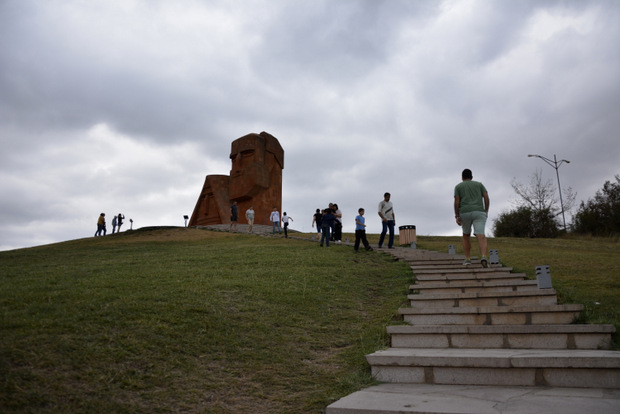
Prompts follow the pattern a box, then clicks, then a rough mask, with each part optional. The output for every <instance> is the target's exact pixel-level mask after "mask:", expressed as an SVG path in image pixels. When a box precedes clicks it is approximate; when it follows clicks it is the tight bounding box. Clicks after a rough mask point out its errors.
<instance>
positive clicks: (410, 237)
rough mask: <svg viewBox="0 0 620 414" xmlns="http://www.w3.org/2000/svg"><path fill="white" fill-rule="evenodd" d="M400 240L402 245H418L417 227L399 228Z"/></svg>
mask: <svg viewBox="0 0 620 414" xmlns="http://www.w3.org/2000/svg"><path fill="white" fill-rule="evenodd" d="M398 240H399V243H400V244H411V243H412V242H413V243H417V242H418V239H417V238H416V235H415V226H399V227H398Z"/></svg>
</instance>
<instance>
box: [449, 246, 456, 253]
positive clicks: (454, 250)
mask: <svg viewBox="0 0 620 414" xmlns="http://www.w3.org/2000/svg"><path fill="white" fill-rule="evenodd" d="M448 254H456V249H455V248H454V245H453V244H451V245H449V246H448Z"/></svg>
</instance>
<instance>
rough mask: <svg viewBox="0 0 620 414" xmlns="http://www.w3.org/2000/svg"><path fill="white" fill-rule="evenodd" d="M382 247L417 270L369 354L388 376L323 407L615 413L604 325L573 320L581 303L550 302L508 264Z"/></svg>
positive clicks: (550, 294) (617, 392)
mask: <svg viewBox="0 0 620 414" xmlns="http://www.w3.org/2000/svg"><path fill="white" fill-rule="evenodd" d="M386 251H387V250H386ZM387 252H389V253H391V254H393V255H394V256H395V257H397V258H398V259H400V260H406V261H407V262H408V263H409V264H410V265H411V269H412V271H413V272H414V274H415V284H414V285H412V286H411V291H412V294H411V295H409V296H408V299H409V306H408V307H406V308H402V309H399V311H398V312H399V314H400V315H402V317H403V320H404V322H406V324H405V325H397V326H390V327H388V333H389V334H390V336H391V345H392V346H391V348H389V349H386V350H382V351H378V352H375V353H373V354H370V355H367V360H368V362H369V364H370V366H371V371H372V375H373V376H374V377H375V378H376V379H377V380H379V381H381V382H385V383H387V384H382V385H381V386H378V387H371V388H369V389H367V390H362V391H360V392H358V393H354V394H352V395H350V396H348V397H345V398H343V399H341V400H339V401H337V402H335V403H334V404H332V405H330V406H329V407H328V408H327V410H326V413H327V414H344V413H347V414H351V413H365V414H368V413H384V414H387V413H422V412H424V413H427V412H428V413H431V412H432V413H469V412H472V413H474V412H480V413H486V412H489V413H537V412H541V413H542V412H545V413H554V412H558V413H559V412H561V413H570V412H585V411H592V412H597V413H620V352H616V351H610V350H608V349H609V348H610V345H611V334H612V333H613V332H614V331H615V329H614V327H613V326H612V325H580V324H572V322H573V321H574V320H575V319H576V318H577V317H578V316H579V314H580V312H581V311H582V310H583V306H582V305H558V304H557V296H556V292H555V291H554V290H553V289H539V288H538V285H537V282H536V281H535V280H526V279H525V275H524V274H519V273H512V269H510V268H504V267H501V266H500V265H495V266H492V267H490V268H483V267H482V266H481V265H480V264H479V262H475V261H474V262H473V263H472V265H469V266H463V257H459V256H455V255H449V254H441V253H436V252H429V251H423V250H416V249H405V248H399V249H390V250H389V251H387ZM464 390H466V391H464ZM541 390H546V391H547V392H548V394H549V395H548V396H547V397H545V398H542V397H541V395H542V394H541ZM558 390H559V391H558ZM568 390H570V391H568ZM460 394H463V395H462V398H460V397H458V396H459V395H460ZM471 395H479V396H481V397H480V398H478V399H474V400H472V398H471ZM493 395H494V396H493ZM554 395H555V397H554ZM559 395H562V396H563V397H562V398H561V399H560V398H557V396H559ZM594 395H596V398H594V397H593V396H594ZM508 396H510V397H508ZM369 399H370V400H369ZM388 400H389V403H388V402H384V403H382V405H381V404H378V403H377V402H378V401H388ZM532 400H538V401H540V402H542V403H544V404H546V405H548V407H546V408H545V409H541V407H540V406H539V405H536V404H535V405H532V404H531V401H532ZM430 401H434V403H433V404H431V403H430ZM577 408H579V409H581V410H582V411H574V410H575V409H577Z"/></svg>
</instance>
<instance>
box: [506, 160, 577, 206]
mask: <svg viewBox="0 0 620 414" xmlns="http://www.w3.org/2000/svg"><path fill="white" fill-rule="evenodd" d="M510 186H511V187H512V189H513V190H515V193H517V196H519V198H518V199H517V200H515V201H513V203H514V204H515V205H516V206H517V207H521V206H525V207H529V208H530V209H532V210H533V211H537V212H541V211H549V212H550V213H551V214H552V215H553V217H557V216H559V215H561V214H562V206H561V205H560V203H559V201H558V200H559V197H558V195H559V193H558V192H557V191H556V188H555V186H554V185H553V181H552V180H551V179H547V180H543V177H542V170H536V172H535V173H534V174H532V175H531V177H530V182H529V184H528V185H525V184H522V183H520V182H518V181H517V179H516V178H513V179H512V181H511V182H510ZM576 197H577V194H576V193H575V192H574V191H573V189H572V188H570V187H567V188H564V189H562V198H563V204H564V212H565V213H568V212H570V211H571V210H572V208H573V206H574V205H575V199H576Z"/></svg>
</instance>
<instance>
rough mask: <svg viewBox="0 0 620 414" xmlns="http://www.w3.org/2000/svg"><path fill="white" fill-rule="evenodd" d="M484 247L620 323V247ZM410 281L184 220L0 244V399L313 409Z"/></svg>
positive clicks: (347, 374)
mask: <svg viewBox="0 0 620 414" xmlns="http://www.w3.org/2000/svg"><path fill="white" fill-rule="evenodd" d="M302 236H303V235H302ZM307 237H309V235H307ZM348 237H352V236H351V235H348ZM370 239H371V242H373V241H374V242H375V243H376V236H373V235H371V237H370ZM418 241H419V247H420V248H429V249H433V250H440V251H447V246H448V244H455V245H457V248H459V247H460V246H459V245H458V243H459V239H458V238H438V237H420V238H419V240H418ZM491 247H492V248H497V249H499V250H500V258H501V259H502V262H503V263H504V265H507V266H513V267H515V270H517V271H526V272H528V274H530V275H532V276H533V273H534V272H533V269H534V266H535V265H540V264H549V265H551V269H552V278H553V281H554V286H556V287H557V288H558V289H559V290H560V294H561V298H562V300H564V301H567V302H578V303H584V304H585V305H586V310H587V312H585V317H584V319H587V320H591V321H593V322H606V323H615V324H616V325H618V321H619V320H620V318H619V315H620V304H619V303H618V302H619V300H618V297H619V296H618V293H619V292H620V277H619V276H618V269H619V262H620V258H619V255H618V253H617V247H618V244H617V242H614V241H607V240H581V241H578V240H542V241H540V240H516V239H493V240H492V243H491ZM411 282H412V275H411V272H410V271H409V269H408V267H407V266H406V265H405V264H404V263H401V262H396V261H394V260H393V259H392V258H391V257H389V256H387V255H384V254H377V253H366V252H363V253H362V252H360V253H358V254H355V253H353V251H352V248H350V247H346V246H334V247H331V248H329V249H327V248H322V249H321V248H319V247H318V246H317V245H316V243H310V242H308V241H303V240H295V239H282V238H271V237H259V236H251V235H242V234H229V233H223V232H212V231H206V230H198V229H187V228H165V229H143V230H137V231H132V232H124V233H121V234H119V235H113V236H107V237H98V238H91V239H83V240H75V241H70V242H65V243H58V244H53V245H48V246H41V247H36V248H29V249H20V250H13V251H7V252H0V310H1V311H2V319H1V322H0V407H2V412H4V413H11V412H19V413H23V412H37V413H46V412H49V413H60V412H62V413H64V412H72V413H79V412H89V413H93V412H94V413H104V412H105V413H109V412H127V413H158V412H161V413H167V412H203V413H240V412H253V413H320V412H322V410H323V409H324V408H325V406H327V405H328V404H329V403H331V402H332V401H334V400H335V399H338V398H340V397H341V396H344V395H347V394H349V393H351V392H353V391H354V390H356V389H358V388H360V387H362V386H365V385H368V384H371V383H372V381H373V380H372V378H371V377H370V375H369V368H368V366H367V364H366V362H365V358H364V355H366V354H367V353H370V352H373V351H374V350H376V349H380V348H382V347H385V346H387V344H388V338H387V336H386V334H385V326H386V325H388V324H390V323H397V322H395V321H394V319H395V314H396V310H397V309H398V307H399V306H402V305H403V304H404V303H405V302H406V294H407V293H408V286H409V284H410V283H411ZM595 303H598V304H595Z"/></svg>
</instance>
